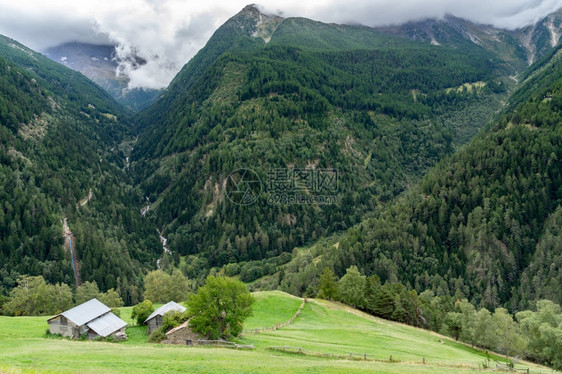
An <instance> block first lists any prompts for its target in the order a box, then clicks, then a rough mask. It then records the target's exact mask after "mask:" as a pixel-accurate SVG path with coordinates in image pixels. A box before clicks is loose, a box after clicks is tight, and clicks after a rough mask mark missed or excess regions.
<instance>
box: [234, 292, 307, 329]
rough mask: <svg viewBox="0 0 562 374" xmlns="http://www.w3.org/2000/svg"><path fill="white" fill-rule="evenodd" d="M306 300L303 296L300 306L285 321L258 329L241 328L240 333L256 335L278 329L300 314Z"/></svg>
mask: <svg viewBox="0 0 562 374" xmlns="http://www.w3.org/2000/svg"><path fill="white" fill-rule="evenodd" d="M306 302H307V300H306V298H304V299H303V301H302V303H301V306H300V307H299V309H298V310H297V312H296V313H295V314H294V315H293V316H292V317H291V319H290V320H288V321H287V322H282V323H278V324H276V325H275V326H272V327H261V328H258V329H246V330H242V334H241V335H257V334H259V333H262V332H268V331H275V330H279V329H280V328H281V327H285V326H288V325H290V324H291V323H293V322H294V321H295V319H297V317H298V316H300V315H301V312H302V310H303V309H304V306H305V305H306Z"/></svg>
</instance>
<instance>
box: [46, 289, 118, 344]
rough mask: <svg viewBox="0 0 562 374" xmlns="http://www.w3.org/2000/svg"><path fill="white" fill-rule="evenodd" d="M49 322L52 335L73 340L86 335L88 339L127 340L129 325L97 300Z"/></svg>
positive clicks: (81, 305) (79, 306) (76, 307)
mask: <svg viewBox="0 0 562 374" xmlns="http://www.w3.org/2000/svg"><path fill="white" fill-rule="evenodd" d="M47 322H48V323H49V331H50V332H51V334H59V335H62V336H66V337H69V338H72V339H78V338H79V337H80V336H82V335H84V334H87V336H88V339H94V338H96V337H98V336H100V337H102V338H107V337H108V336H112V337H114V338H115V339H117V340H123V339H126V338H127V335H126V334H125V327H126V326H127V323H126V322H125V321H123V320H122V319H121V318H119V317H117V316H116V315H115V314H113V313H111V308H109V307H108V306H106V305H105V304H103V303H102V302H100V301H99V300H97V299H92V300H90V301H87V302H85V303H83V304H80V305H78V306H75V307H74V308H72V309H69V310H67V311H66V312H63V313H61V314H58V315H56V316H54V317H52V318H50V319H48V320H47Z"/></svg>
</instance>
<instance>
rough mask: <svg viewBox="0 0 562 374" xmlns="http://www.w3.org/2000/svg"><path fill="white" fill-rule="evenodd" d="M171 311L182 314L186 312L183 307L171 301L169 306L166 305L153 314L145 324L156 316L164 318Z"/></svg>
mask: <svg viewBox="0 0 562 374" xmlns="http://www.w3.org/2000/svg"><path fill="white" fill-rule="evenodd" d="M170 310H177V311H179V312H180V313H183V312H185V308H184V307H183V306H181V305H180V304H178V303H176V302H173V301H170V302H169V303H168V304H164V305H162V306H161V307H160V308H158V309H156V310H155V311H154V312H152V314H151V315H150V316H149V317H148V318H147V319H145V320H144V323H146V322H147V321H149V320H151V319H152V318H154V317H156V316H163V315H164V314H165V313H166V312H169V311H170Z"/></svg>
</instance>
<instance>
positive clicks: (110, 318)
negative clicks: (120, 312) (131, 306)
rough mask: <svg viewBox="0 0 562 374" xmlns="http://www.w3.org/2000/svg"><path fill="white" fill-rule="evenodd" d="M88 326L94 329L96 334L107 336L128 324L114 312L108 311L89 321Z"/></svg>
mask: <svg viewBox="0 0 562 374" xmlns="http://www.w3.org/2000/svg"><path fill="white" fill-rule="evenodd" d="M86 326H88V327H89V328H91V329H92V330H94V331H95V332H96V334H98V335H100V336H103V337H104V338H105V337H106V336H108V335H111V334H113V333H114V332H115V331H117V330H120V329H122V328H123V327H125V326H127V322H125V321H123V320H122V319H121V318H119V317H117V316H116V315H115V314H113V313H107V314H106V315H104V316H101V317H99V318H96V319H95V320H93V321H91V322H89V323H88V324H87V325H86Z"/></svg>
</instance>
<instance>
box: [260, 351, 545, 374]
mask: <svg viewBox="0 0 562 374" xmlns="http://www.w3.org/2000/svg"><path fill="white" fill-rule="evenodd" d="M267 349H270V350H274V351H281V352H286V353H293V354H301V355H308V356H316V357H325V358H337V359H347V360H355V361H373V362H381V363H398V362H401V361H400V360H397V359H396V358H393V357H392V355H390V356H389V358H388V359H382V358H377V357H375V355H374V354H368V353H353V352H350V353H349V354H334V353H321V352H313V351H307V350H305V349H303V348H302V347H291V346H286V345H284V346H272V347H268V348H267ZM405 362H407V363H410V364H418V365H428V364H429V362H428V360H426V359H425V357H423V358H422V359H421V360H419V361H412V360H406V361H405ZM431 365H432V366H440V367H454V368H461V367H463V368H478V369H481V367H480V366H474V365H467V364H453V363H450V364H447V363H441V362H432V363H431ZM496 371H509V372H519V373H527V374H530V373H537V374H538V373H540V374H546V373H547V372H544V373H543V372H542V371H540V370H537V369H533V370H531V369H530V368H512V367H509V366H507V365H503V364H498V363H496Z"/></svg>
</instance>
